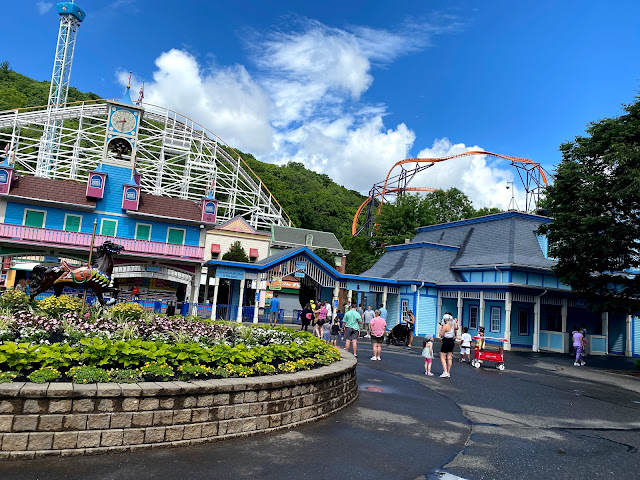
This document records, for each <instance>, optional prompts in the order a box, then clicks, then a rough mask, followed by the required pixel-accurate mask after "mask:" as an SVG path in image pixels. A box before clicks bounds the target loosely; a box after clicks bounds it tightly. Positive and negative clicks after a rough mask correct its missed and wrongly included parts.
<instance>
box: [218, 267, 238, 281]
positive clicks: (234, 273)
mask: <svg viewBox="0 0 640 480" xmlns="http://www.w3.org/2000/svg"><path fill="white" fill-rule="evenodd" d="M216 278H228V279H230V280H244V270H242V269H241V268H233V267H218V268H216Z"/></svg>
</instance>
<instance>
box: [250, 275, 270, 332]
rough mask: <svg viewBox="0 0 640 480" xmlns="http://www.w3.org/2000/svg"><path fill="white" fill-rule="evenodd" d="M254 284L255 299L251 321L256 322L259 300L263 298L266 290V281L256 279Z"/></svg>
mask: <svg viewBox="0 0 640 480" xmlns="http://www.w3.org/2000/svg"><path fill="white" fill-rule="evenodd" d="M255 282H256V283H257V285H256V299H255V300H256V301H255V304H254V307H253V323H258V318H259V315H258V312H259V310H260V300H261V299H262V298H264V296H265V293H266V290H267V282H266V281H264V280H260V279H257V280H255Z"/></svg>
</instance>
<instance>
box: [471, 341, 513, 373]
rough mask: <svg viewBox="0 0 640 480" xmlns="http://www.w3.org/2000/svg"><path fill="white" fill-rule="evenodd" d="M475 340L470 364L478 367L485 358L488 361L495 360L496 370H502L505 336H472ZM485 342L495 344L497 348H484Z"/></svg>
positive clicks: (485, 346)
mask: <svg viewBox="0 0 640 480" xmlns="http://www.w3.org/2000/svg"><path fill="white" fill-rule="evenodd" d="M473 339H474V340H475V341H476V348H475V350H474V351H473V360H471V365H473V366H474V367H476V368H480V365H482V362H484V361H485V360H486V361H488V362H495V364H496V368H497V369H498V370H504V344H505V343H506V342H508V340H507V339H506V338H494V337H473ZM487 342H489V344H493V345H495V344H497V346H498V350H497V351H496V350H494V349H492V350H486V348H487Z"/></svg>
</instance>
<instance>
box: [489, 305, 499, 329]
mask: <svg viewBox="0 0 640 480" xmlns="http://www.w3.org/2000/svg"><path fill="white" fill-rule="evenodd" d="M491 331H492V332H499V331H500V307H491Z"/></svg>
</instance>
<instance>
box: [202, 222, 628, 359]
mask: <svg viewBox="0 0 640 480" xmlns="http://www.w3.org/2000/svg"><path fill="white" fill-rule="evenodd" d="M550 221H551V219H549V218H546V217H541V216H537V215H529V214H525V213H520V212H505V213H499V214H496V215H488V216H485V217H479V218H473V219H469V220H461V221H457V222H450V223H445V224H441V225H432V226H428V227H422V228H419V229H418V232H417V234H416V236H415V237H414V238H413V239H412V240H411V241H408V242H407V243H405V244H402V245H394V246H390V247H387V249H386V253H385V254H384V255H383V256H382V257H381V258H380V260H379V261H378V262H377V263H376V264H375V265H374V266H373V267H372V268H370V269H369V270H367V271H366V272H363V273H362V274H361V275H358V276H355V275H345V274H342V273H340V272H338V271H336V269H335V268H332V266H329V265H327V264H326V263H324V262H322V261H321V260H320V259H319V258H318V257H316V256H315V255H313V253H312V252H311V251H310V250H309V249H307V248H297V249H293V248H291V249H286V250H282V251H280V252H278V253H276V254H274V255H272V256H270V257H268V258H266V259H263V260H261V261H260V262H256V263H255V264H252V265H245V264H239V263H234V262H224V261H219V260H212V261H210V262H207V264H206V266H208V267H209V269H210V274H211V275H213V276H215V277H217V278H226V279H229V280H231V281H232V282H233V284H234V289H235V290H234V291H236V292H237V295H236V296H235V297H234V300H233V301H234V302H238V301H239V302H240V304H242V299H243V298H246V297H245V296H244V292H246V289H247V284H250V285H251V288H253V289H254V290H256V291H257V292H258V294H257V295H256V302H255V307H256V310H252V313H251V315H253V314H256V318H257V308H258V307H259V306H260V298H263V295H264V293H263V292H264V290H265V288H266V284H267V282H268V281H270V279H271V278H273V277H282V276H283V275H290V274H294V273H295V272H299V274H303V275H304V276H303V278H305V279H306V280H305V281H312V282H315V283H316V284H317V285H318V286H319V287H320V288H319V291H320V292H321V298H333V299H334V302H336V301H337V300H338V299H339V298H340V297H341V296H345V295H343V294H341V291H345V290H346V298H348V299H349V300H353V301H356V302H357V303H363V304H366V305H372V306H374V305H380V304H384V305H385V306H386V308H387V310H388V316H387V323H388V327H389V328H392V327H393V326H394V325H396V324H397V323H398V322H400V321H403V319H404V318H406V315H407V312H408V311H409V310H412V311H413V312H414V314H415V316H416V334H417V335H418V336H428V335H436V334H437V330H438V320H439V319H440V318H442V316H443V314H444V313H445V312H451V313H452V314H453V315H454V316H455V317H457V318H458V319H459V320H460V323H461V326H465V327H468V328H469V331H470V333H471V334H476V333H477V332H478V328H479V327H480V326H484V327H485V334H486V336H493V337H504V338H506V339H507V340H508V341H509V343H508V345H507V348H509V349H511V348H519V349H526V350H533V351H536V352H537V351H549V352H568V350H569V337H570V332H571V331H572V329H573V327H574V326H584V327H585V328H586V329H587V332H588V334H587V340H588V346H587V348H588V351H589V352H590V353H591V354H593V355H606V354H617V355H627V356H631V355H634V356H640V320H638V319H637V318H636V317H635V316H631V315H620V314H614V313H604V314H598V313H594V312H592V311H590V310H589V309H588V308H587V307H588V306H587V305H585V304H584V303H583V302H582V301H581V300H579V299H578V298H576V296H575V295H574V294H573V292H572V291H571V289H570V288H569V287H568V286H567V285H564V284H563V283H562V282H561V281H560V280H559V279H558V278H557V277H556V276H555V275H554V274H553V272H552V267H553V265H554V260H553V259H551V258H549V256H548V245H547V241H546V238H545V237H543V236H539V235H538V234H537V230H538V227H539V226H540V225H541V224H543V223H547V222H550ZM302 268H303V270H301V269H302ZM240 292H243V293H240ZM237 305H238V303H236V308H237ZM237 312H238V319H241V318H245V319H247V317H249V318H248V319H250V317H251V315H249V314H243V313H240V310H237Z"/></svg>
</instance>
